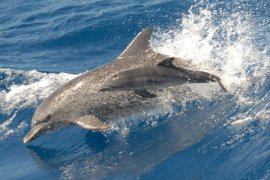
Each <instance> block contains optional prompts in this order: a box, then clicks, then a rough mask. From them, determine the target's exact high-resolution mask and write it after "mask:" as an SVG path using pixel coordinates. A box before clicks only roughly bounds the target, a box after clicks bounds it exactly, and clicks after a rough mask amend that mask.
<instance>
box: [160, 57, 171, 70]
mask: <svg viewBox="0 0 270 180" xmlns="http://www.w3.org/2000/svg"><path fill="white" fill-rule="evenodd" d="M173 60H174V58H173V57H171V58H168V59H165V60H163V61H161V62H160V63H158V64H157V66H163V67H167V68H175V66H174V65H173V63H172V62H173Z"/></svg>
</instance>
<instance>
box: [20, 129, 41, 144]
mask: <svg viewBox="0 0 270 180" xmlns="http://www.w3.org/2000/svg"><path fill="white" fill-rule="evenodd" d="M42 127H43V126H42V124H38V125H34V126H33V127H32V128H31V130H30V131H29V132H28V133H27V134H26V135H25V136H24V138H23V143H24V144H27V143H29V142H30V141H32V140H34V139H35V138H37V137H38V136H39V135H40V130H41V129H42Z"/></svg>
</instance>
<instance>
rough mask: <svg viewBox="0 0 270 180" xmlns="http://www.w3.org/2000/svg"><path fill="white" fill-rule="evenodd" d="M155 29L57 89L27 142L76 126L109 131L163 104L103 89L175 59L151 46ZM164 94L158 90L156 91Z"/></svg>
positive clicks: (38, 111) (181, 62) (178, 62)
mask: <svg viewBox="0 0 270 180" xmlns="http://www.w3.org/2000/svg"><path fill="white" fill-rule="evenodd" d="M152 32H153V28H146V29H144V30H143V31H142V32H140V33H139V34H138V35H137V36H136V37H135V38H134V40H133V41H132V42H131V43H130V44H129V46H128V47H127V48H126V49H125V50H124V51H123V52H122V53H121V54H120V55H119V56H118V57H117V58H116V59H115V60H114V61H112V62H111V63H109V64H106V65H104V66H102V67H100V68H97V69H95V70H92V71H90V72H87V73H84V74H82V75H80V76H78V77H76V78H74V79H73V80H71V81H69V82H67V83H66V84H64V85H63V86H61V87H59V88H58V89H57V90H56V91H55V92H53V93H52V94H51V95H50V96H49V97H48V98H47V99H45V100H44V101H43V102H42V103H41V104H40V105H39V106H38V108H37V109H36V111H35V113H34V115H33V118H32V124H31V129H30V131H29V132H28V133H27V134H26V135H25V137H24V139H23V142H24V143H25V144H26V143H29V142H30V141H32V140H34V139H36V138H37V137H39V136H41V135H43V134H46V133H48V132H51V131H55V130H58V129H61V128H65V127H69V126H72V125H79V126H81V127H82V128H86V129H89V130H92V131H109V130H112V129H114V125H115V121H117V120H118V119H121V118H122V117H127V116H130V115H131V114H134V113H136V112H145V111H151V110H153V109H154V108H156V107H158V106H162V103H161V102H160V99H159V98H148V97H147V95H146V96H138V95H137V94H136V93H134V92H133V91H106V90H105V91H104V90H103V89H104V87H106V83H107V82H108V81H109V79H110V78H111V77H113V76H114V75H116V74H118V75H120V73H121V72H125V71H129V70H132V69H140V68H145V67H149V66H150V67H151V66H157V65H158V64H159V65H161V64H162V63H163V64H164V63H166V61H165V60H166V59H170V58H171V57H169V56H166V55H163V54H159V53H157V52H154V51H153V50H152V49H151V47H150V39H151V36H152ZM173 62H174V64H175V66H176V67H179V68H183V67H185V68H193V69H195V66H192V64H191V63H190V62H189V61H186V60H183V59H180V58H174V59H173ZM194 72H196V71H194ZM199 74H200V73H199ZM199 74H198V75H199ZM197 79H199V78H197ZM208 79H209V78H208ZM210 79H211V78H210ZM107 85H108V83H107ZM165 90H167V89H166V88H164V90H163V91H165ZM154 91H155V90H154ZM162 93H163V92H159V91H155V94H162ZM141 94H144V92H142V93H141ZM148 96H149V95H148Z"/></svg>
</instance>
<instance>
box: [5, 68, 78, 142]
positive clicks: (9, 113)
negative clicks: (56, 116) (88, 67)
mask: <svg viewBox="0 0 270 180" xmlns="http://www.w3.org/2000/svg"><path fill="white" fill-rule="evenodd" d="M76 76H77V75H74V74H67V73H58V74H57V73H43V72H38V71H36V70H32V71H21V70H13V69H3V68H2V69H0V114H1V115H2V116H4V118H3V119H6V120H4V121H3V122H1V121H2V120H1V121H0V140H4V139H6V138H7V137H10V136H12V135H13V134H18V133H20V132H22V131H23V130H24V128H26V127H27V125H28V123H26V121H25V120H19V121H20V122H14V119H15V118H16V116H17V114H18V112H21V111H23V110H25V109H27V108H31V107H35V106H37V104H38V103H40V101H41V100H43V99H44V98H46V97H47V96H49V95H50V94H51V93H52V92H53V91H54V90H55V89H56V88H58V87H59V86H60V85H62V84H64V83H65V82H67V81H68V80H70V79H72V78H74V77H76ZM1 119H2V118H1Z"/></svg>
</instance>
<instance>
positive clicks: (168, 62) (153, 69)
mask: <svg viewBox="0 0 270 180" xmlns="http://www.w3.org/2000/svg"><path fill="white" fill-rule="evenodd" d="M173 60H174V58H173V57H171V58H168V59H165V60H164V61H162V62H161V63H159V64H157V65H156V66H152V65H146V66H144V67H141V68H136V69H131V70H126V71H122V72H120V73H117V74H115V75H113V76H112V77H111V78H110V79H109V80H108V81H107V82H106V83H105V87H104V88H102V89H101V91H118V90H122V91H123V90H134V92H135V93H136V94H138V95H140V96H143V97H148V98H154V97H156V95H155V94H153V93H150V92H149V91H148V90H147V88H150V89H153V88H160V87H170V86H175V85H182V84H187V83H208V82H210V81H211V82H218V83H219V84H220V86H221V88H222V89H223V90H224V91H225V92H227V90H226V89H225V87H224V86H223V84H222V83H221V81H220V78H219V77H217V76H215V75H212V74H210V73H207V72H202V71H193V70H189V69H186V68H181V67H176V66H174V65H173Z"/></svg>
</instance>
